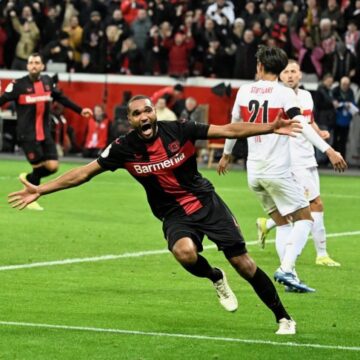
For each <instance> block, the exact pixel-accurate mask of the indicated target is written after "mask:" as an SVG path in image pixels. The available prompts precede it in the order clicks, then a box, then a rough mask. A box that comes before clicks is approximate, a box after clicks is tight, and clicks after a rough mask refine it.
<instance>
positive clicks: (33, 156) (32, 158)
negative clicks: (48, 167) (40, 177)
mask: <svg viewBox="0 0 360 360" xmlns="http://www.w3.org/2000/svg"><path fill="white" fill-rule="evenodd" d="M27 156H28V159H29V160H34V159H35V153H33V152H29V153H28V154H27Z"/></svg>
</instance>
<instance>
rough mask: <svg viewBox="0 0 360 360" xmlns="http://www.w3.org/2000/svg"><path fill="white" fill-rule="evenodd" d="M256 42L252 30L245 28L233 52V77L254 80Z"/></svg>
mask: <svg viewBox="0 0 360 360" xmlns="http://www.w3.org/2000/svg"><path fill="white" fill-rule="evenodd" d="M257 47H258V43H257V41H256V40H255V38H254V32H253V31H252V30H249V29H248V30H245V32H244V38H243V40H242V41H241V42H240V43H239V44H238V46H237V49H236V53H235V62H234V72H233V78H234V79H248V80H254V79H255V74H256V61H254V59H255V54H256V51H257Z"/></svg>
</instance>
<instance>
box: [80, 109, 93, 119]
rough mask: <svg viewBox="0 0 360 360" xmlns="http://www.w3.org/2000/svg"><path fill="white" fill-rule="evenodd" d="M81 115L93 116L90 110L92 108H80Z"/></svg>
mask: <svg viewBox="0 0 360 360" xmlns="http://www.w3.org/2000/svg"><path fill="white" fill-rule="evenodd" d="M81 116H84V117H86V118H89V117H90V116H93V112H92V110H91V109H89V108H83V109H82V110H81Z"/></svg>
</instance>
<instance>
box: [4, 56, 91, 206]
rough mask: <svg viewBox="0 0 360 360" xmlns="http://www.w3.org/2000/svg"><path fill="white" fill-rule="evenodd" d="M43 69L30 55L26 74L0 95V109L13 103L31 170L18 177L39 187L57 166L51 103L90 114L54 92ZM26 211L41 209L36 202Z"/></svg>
mask: <svg viewBox="0 0 360 360" xmlns="http://www.w3.org/2000/svg"><path fill="white" fill-rule="evenodd" d="M44 67H45V65H44V63H43V61H42V58H41V55H40V54H38V53H34V54H32V55H30V56H29V58H28V62H27V70H28V75H26V76H24V77H22V78H20V79H18V80H14V81H13V82H11V83H10V84H9V85H8V86H7V87H6V89H5V92H4V94H2V95H1V96H0V106H1V105H3V104H5V103H6V102H8V101H12V100H14V101H15V103H16V115H17V128H16V132H17V140H18V142H19V145H20V146H21V148H22V149H23V150H24V153H25V155H26V158H27V160H28V161H29V163H30V164H31V166H32V168H33V171H32V172H31V173H30V174H26V173H23V174H21V175H20V178H22V179H24V178H26V180H27V181H29V182H30V183H32V184H34V185H39V184H40V180H41V178H43V177H45V176H48V175H50V174H53V173H55V172H56V171H57V169H58V167H59V162H58V155H57V150H56V146H55V143H54V141H53V139H52V137H51V133H50V115H49V112H50V104H51V102H52V101H53V100H55V101H57V102H59V103H60V104H62V105H64V106H65V107H68V108H70V109H71V110H73V111H75V112H76V113H78V114H81V115H82V116H86V117H89V116H91V115H92V111H91V109H88V108H83V109H82V108H81V107H79V106H78V105H76V104H75V103H73V102H72V101H70V100H69V99H68V98H67V97H65V96H64V95H63V94H62V93H61V92H60V91H59V90H58V89H56V87H55V84H54V82H53V80H52V78H51V77H50V76H48V75H41V72H42V71H43V70H44ZM28 209H30V210H43V208H42V207H41V206H40V205H39V204H38V203H37V202H35V203H32V204H30V205H29V207H28Z"/></svg>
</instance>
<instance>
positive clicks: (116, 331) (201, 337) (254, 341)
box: [0, 321, 360, 351]
mask: <svg viewBox="0 0 360 360" xmlns="http://www.w3.org/2000/svg"><path fill="white" fill-rule="evenodd" d="M0 325H5V326H21V327H35V328H43V329H59V330H74V331H89V332H99V333H113V334H124V335H140V336H156V337H170V338H183V339H194V340H209V341H226V342H236V343H245V344H261V345H272V346H290V347H304V348H316V349H325V350H347V351H360V347H359V346H339V345H322V344H306V343H305V344H302V343H295V342H277V341H270V340H257V339H239V338H231V337H218V336H207V335H190V334H176V333H162V332H153V331H137V330H123V329H104V328H96V327H84V326H67V325H51V324H36V323H25V322H14V321H0Z"/></svg>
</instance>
